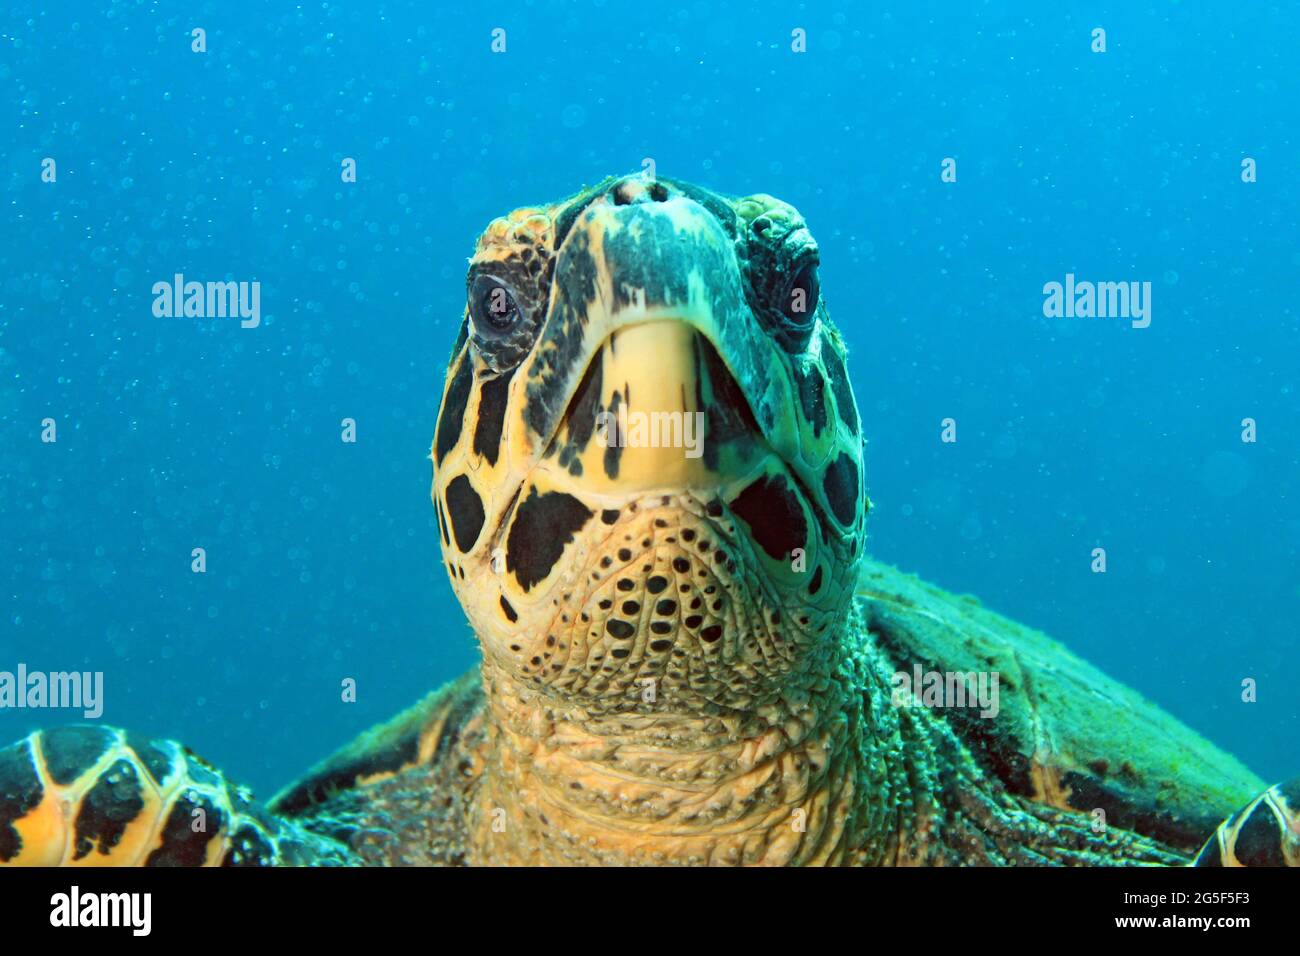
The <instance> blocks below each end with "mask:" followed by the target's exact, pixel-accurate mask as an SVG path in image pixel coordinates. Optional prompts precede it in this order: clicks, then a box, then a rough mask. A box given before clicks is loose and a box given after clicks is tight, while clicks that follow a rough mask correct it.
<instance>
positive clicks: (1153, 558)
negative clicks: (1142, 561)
mask: <svg viewBox="0 0 1300 956" xmlns="http://www.w3.org/2000/svg"><path fill="white" fill-rule="evenodd" d="M1146 565H1147V574H1164V573H1165V567H1166V562H1165V559H1164V558H1163V557H1162V556H1161V555H1158V554H1148V555H1147V560H1146Z"/></svg>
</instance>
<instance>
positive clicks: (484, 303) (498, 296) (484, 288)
mask: <svg viewBox="0 0 1300 956" xmlns="http://www.w3.org/2000/svg"><path fill="white" fill-rule="evenodd" d="M469 315H470V318H471V319H472V320H473V321H474V331H476V332H477V333H478V334H479V335H481V336H483V337H484V338H487V339H492V338H498V337H500V336H503V335H507V334H509V333H510V332H511V331H512V330H513V329H514V328H515V326H517V325H518V324H519V322H520V320H521V319H522V318H523V310H522V309H520V308H519V300H518V299H517V298H516V297H515V292H514V290H513V289H512V288H510V286H509V285H507V284H506V283H505V282H502V281H501V280H500V279H498V278H496V277H495V276H490V275H486V274H483V273H480V274H479V275H477V276H475V277H474V281H473V283H472V284H471V285H470V288H469Z"/></svg>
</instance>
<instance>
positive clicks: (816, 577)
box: [808, 564, 822, 594]
mask: <svg viewBox="0 0 1300 956" xmlns="http://www.w3.org/2000/svg"><path fill="white" fill-rule="evenodd" d="M821 589H822V566H821V565H820V564H819V565H817V570H816V571H814V572H813V576H812V581H810V582H809V584H808V593H809V594H816V593H817V592H818V591H820V590H821Z"/></svg>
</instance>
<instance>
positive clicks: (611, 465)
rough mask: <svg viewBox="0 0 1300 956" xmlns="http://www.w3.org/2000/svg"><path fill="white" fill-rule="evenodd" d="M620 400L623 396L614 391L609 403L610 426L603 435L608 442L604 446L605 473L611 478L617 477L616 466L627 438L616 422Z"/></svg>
mask: <svg viewBox="0 0 1300 956" xmlns="http://www.w3.org/2000/svg"><path fill="white" fill-rule="evenodd" d="M622 402H623V396H622V395H621V394H620V393H618V392H615V393H614V397H613V398H612V399H611V400H610V403H609V414H610V422H611V426H610V429H609V433H608V434H607V435H606V437H605V440H606V441H607V442H609V444H608V445H606V446H605V474H606V475H608V476H609V477H610V478H611V479H615V478H617V477H618V466H619V462H620V461H621V460H622V457H623V442H624V441H625V440H626V439H627V436H626V435H624V434H623V433H622V431H621V430H620V429H619V427H618V425H617V424H616V419H617V416H618V410H619V407H620V406H621V405H622Z"/></svg>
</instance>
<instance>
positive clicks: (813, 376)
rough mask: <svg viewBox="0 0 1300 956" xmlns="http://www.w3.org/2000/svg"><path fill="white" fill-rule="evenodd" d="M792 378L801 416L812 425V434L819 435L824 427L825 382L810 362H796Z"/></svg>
mask: <svg viewBox="0 0 1300 956" xmlns="http://www.w3.org/2000/svg"><path fill="white" fill-rule="evenodd" d="M794 379H795V384H796V385H798V387H799V406H800V407H801V408H802V409H803V417H804V418H806V419H808V422H809V424H811V425H812V430H813V435H815V436H816V435H820V434H821V433H822V431H823V430H824V429H825V428H826V382H825V380H824V379H823V378H822V373H821V371H820V370H819V369H818V368H817V366H816V365H815V364H814V363H812V362H797V363H796V364H795V371H794Z"/></svg>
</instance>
